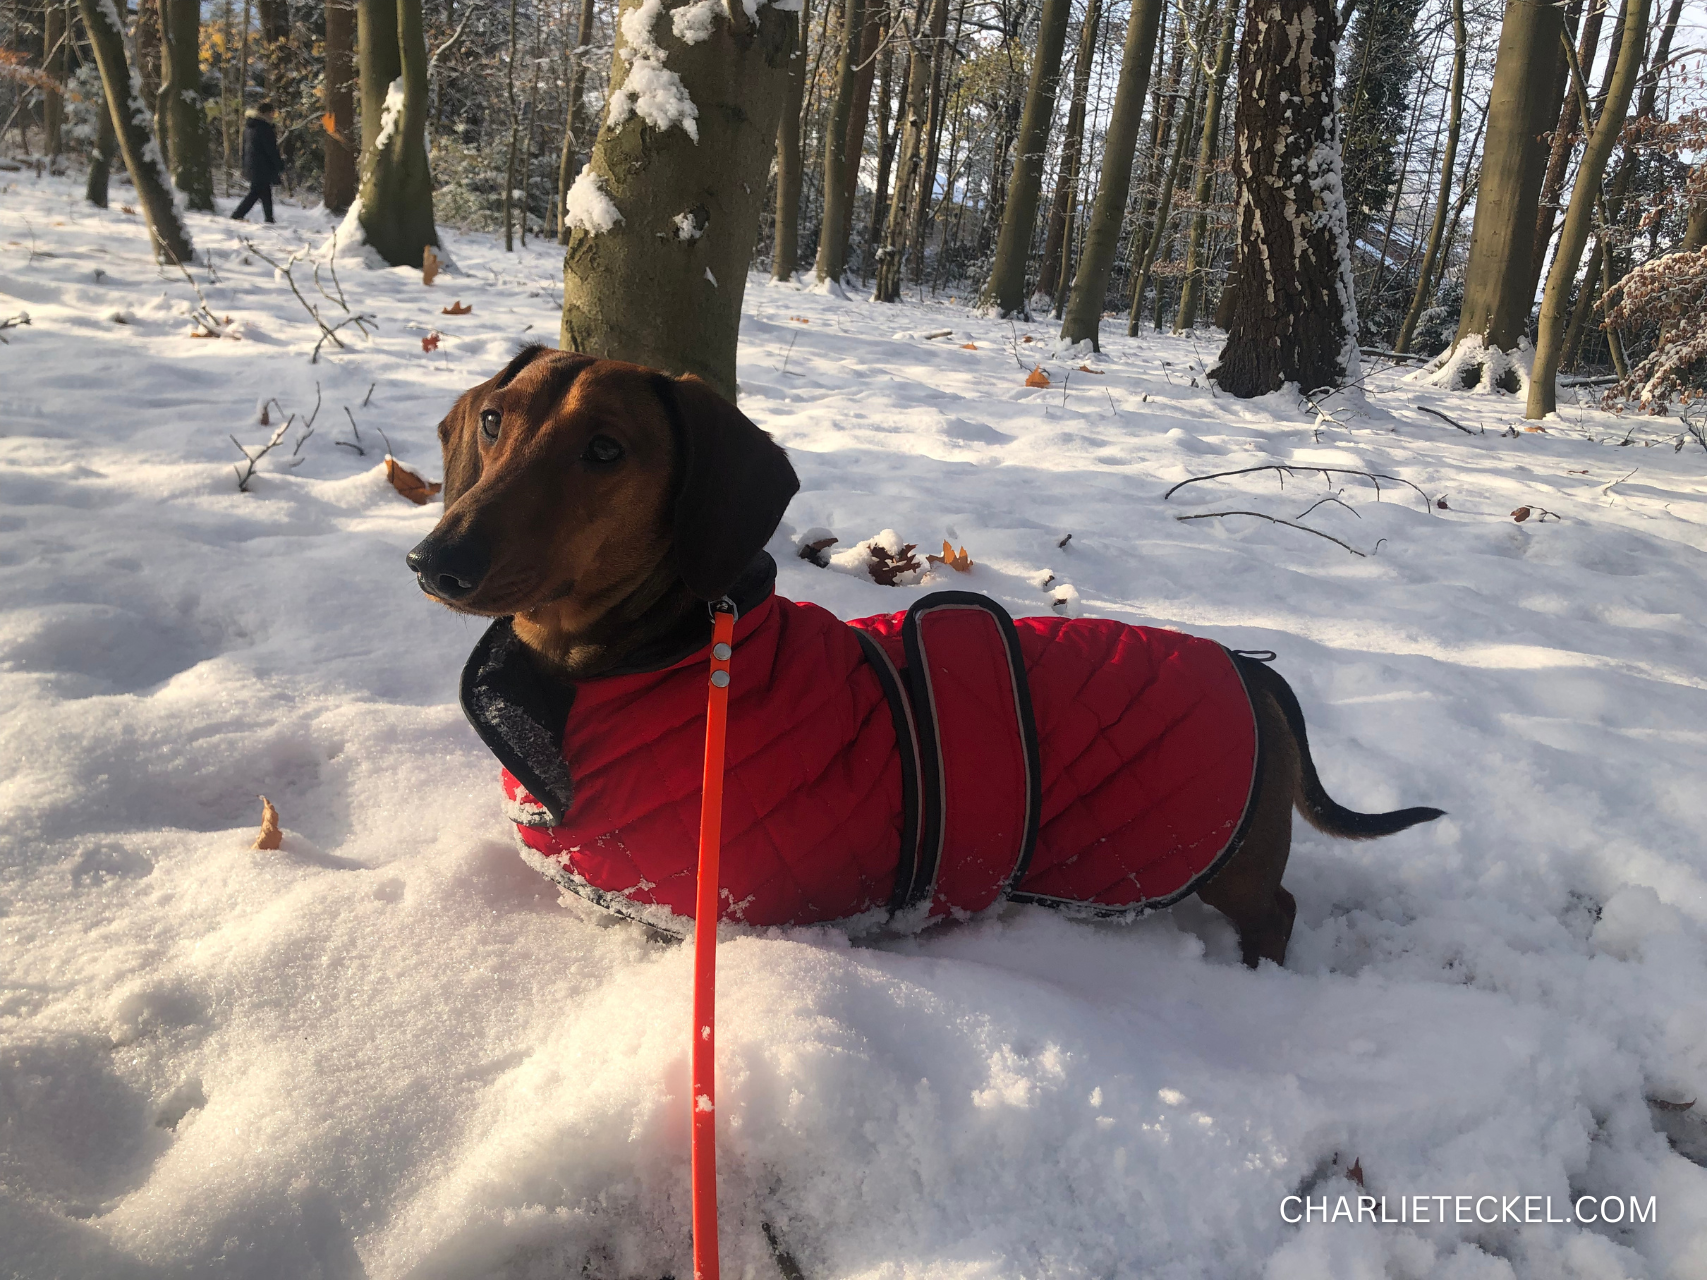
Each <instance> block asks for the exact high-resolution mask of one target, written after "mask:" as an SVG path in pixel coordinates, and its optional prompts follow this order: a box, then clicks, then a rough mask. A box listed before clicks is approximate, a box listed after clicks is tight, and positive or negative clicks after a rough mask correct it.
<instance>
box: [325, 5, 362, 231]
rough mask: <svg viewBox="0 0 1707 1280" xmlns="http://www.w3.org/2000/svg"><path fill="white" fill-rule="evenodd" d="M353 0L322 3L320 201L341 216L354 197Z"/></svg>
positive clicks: (355, 153)
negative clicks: (323, 67) (323, 88)
mask: <svg viewBox="0 0 1707 1280" xmlns="http://www.w3.org/2000/svg"><path fill="white" fill-rule="evenodd" d="M355 34H356V7H355V0H326V80H325V85H326V104H325V105H326V116H325V119H324V121H323V124H324V133H323V136H324V142H323V143H322V147H323V150H322V158H323V160H324V163H325V168H326V172H325V176H324V178H323V179H322V180H321V187H320V198H321V200H322V202H323V203H324V204H325V205H326V207H327V208H328V209H330V210H331V211H332V212H333V213H342V212H344V210H346V209H348V208H349V207H350V202H351V201H352V200H354V199H355V198H356V159H357V150H356V141H355V124H356V110H355V106H356V104H355V95H354V94H353V93H352V92H351V87H352V85H353V84H354V82H355V78H356V65H355Z"/></svg>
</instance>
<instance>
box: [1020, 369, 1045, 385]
mask: <svg viewBox="0 0 1707 1280" xmlns="http://www.w3.org/2000/svg"><path fill="white" fill-rule="evenodd" d="M1025 385H1026V386H1028V387H1047V386H1048V385H1049V375H1048V374H1047V373H1045V372H1043V369H1042V367H1041V366H1039V367H1038V368H1036V369H1033V370H1032V371H1031V372H1030V373H1028V374H1026V375H1025Z"/></svg>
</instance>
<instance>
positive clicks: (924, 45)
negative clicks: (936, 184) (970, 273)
mask: <svg viewBox="0 0 1707 1280" xmlns="http://www.w3.org/2000/svg"><path fill="white" fill-rule="evenodd" d="M936 5H937V8H946V5H945V3H944V0H936ZM932 17H933V23H934V18H935V14H934V12H933V15H932ZM912 27H913V29H912V30H911V31H910V32H909V33H908V41H907V43H908V45H909V46H910V56H909V58H908V62H907V102H906V106H905V108H904V110H903V115H902V118H901V120H900V121H899V122H898V123H899V127H900V130H901V158H900V162H899V164H898V165H897V166H896V179H895V199H894V202H893V205H892V207H891V208H890V210H889V226H888V229H887V232H886V233H885V235H884V244H883V248H882V249H880V250H879V251H878V254H877V284H876V287H875V289H874V290H873V291H872V295H871V297H872V301H874V302H899V301H900V300H901V266H902V257H903V253H904V248H905V245H906V243H907V235H908V231H909V229H910V227H911V226H912V225H913V224H914V222H915V218H914V209H915V208H916V205H917V204H918V203H921V202H924V201H927V200H929V199H930V194H931V193H930V187H931V178H932V175H931V174H929V173H927V172H926V171H925V166H924V154H923V152H924V147H925V136H926V135H925V129H926V126H927V125H928V124H929V121H928V120H927V118H926V116H927V114H928V112H929V110H930V98H929V91H928V88H927V86H928V85H929V83H930V78H931V70H932V68H931V62H932V61H933V59H935V58H937V57H938V56H940V55H939V50H940V48H941V46H940V45H939V44H938V43H937V42H936V41H934V40H926V39H922V38H921V32H920V31H919V30H918V27H919V19H918V16H917V15H915V17H914V19H913V24H912Z"/></svg>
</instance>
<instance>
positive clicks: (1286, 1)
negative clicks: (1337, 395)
mask: <svg viewBox="0 0 1707 1280" xmlns="http://www.w3.org/2000/svg"><path fill="white" fill-rule="evenodd" d="M1336 18H1337V15H1336V14H1335V13H1334V10H1333V7H1332V5H1331V2H1330V3H1328V4H1325V5H1324V6H1323V7H1321V8H1318V7H1317V3H1316V0H1278V3H1277V2H1276V0H1251V3H1250V6H1249V8H1247V9H1246V11H1245V34H1244V38H1243V39H1242V40H1241V41H1240V42H1239V102H1238V107H1237V110H1236V112H1235V116H1234V123H1235V130H1236V135H1237V139H1238V141H1237V158H1236V160H1235V162H1234V166H1233V168H1234V172H1235V174H1237V176H1238V188H1239V242H1238V251H1237V252H1238V257H1237V261H1236V264H1235V266H1234V270H1233V277H1232V279H1231V281H1230V282H1229V283H1228V286H1227V288H1228V292H1229V293H1231V294H1232V295H1233V299H1232V303H1231V305H1230V308H1229V310H1230V313H1231V316H1232V321H1233V323H1232V324H1231V325H1230V326H1229V328H1228V330H1227V344H1226V346H1225V347H1223V348H1222V350H1221V358H1220V361H1219V363H1218V364H1217V365H1216V367H1215V368H1214V369H1212V370H1210V374H1209V376H1210V377H1211V378H1213V379H1215V381H1216V382H1217V383H1218V384H1219V385H1220V386H1221V389H1222V390H1224V391H1228V392H1231V393H1232V394H1233V395H1235V396H1238V397H1240V398H1241V399H1246V398H1249V397H1251V396H1260V395H1266V394H1267V393H1269V392H1271V391H1278V390H1279V389H1280V388H1281V387H1282V386H1283V385H1285V384H1286V383H1288V382H1293V383H1297V385H1298V389H1299V390H1300V391H1306V392H1308V391H1313V390H1315V389H1317V388H1319V387H1339V386H1343V385H1345V382H1346V380H1347V379H1348V378H1350V377H1352V376H1354V375H1355V372H1356V369H1357V304H1356V301H1355V299H1354V298H1353V296H1352V283H1351V246H1350V244H1349V243H1348V237H1347V232H1346V222H1345V218H1346V212H1345V197H1344V195H1343V194H1342V192H1341V189H1340V152H1339V119H1338V112H1337V110H1336V103H1335V96H1334V95H1335V85H1334V44H1335V40H1336V36H1337V31H1336Z"/></svg>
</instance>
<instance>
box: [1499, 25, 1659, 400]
mask: <svg viewBox="0 0 1707 1280" xmlns="http://www.w3.org/2000/svg"><path fill="white" fill-rule="evenodd" d="M1647 32H1648V0H1625V4H1624V43H1623V47H1622V49H1620V51H1619V54H1618V61H1617V63H1616V65H1615V68H1614V71H1613V74H1612V78H1611V80H1610V81H1609V82H1608V86H1607V94H1606V102H1605V105H1603V106H1602V107H1601V109H1600V117H1599V119H1597V120H1596V121H1595V122H1594V132H1593V133H1591V134H1590V135H1589V140H1588V144H1587V145H1586V146H1585V147H1584V148H1583V158H1582V163H1581V164H1579V165H1578V166H1577V181H1576V185H1575V187H1574V188H1573V189H1572V191H1571V203H1570V206H1569V207H1568V208H1567V209H1566V210H1565V225H1564V226H1563V227H1562V228H1561V229H1560V231H1559V248H1558V251H1557V252H1556V253H1555V254H1554V255H1553V269H1552V270H1551V271H1549V272H1548V273H1547V289H1546V292H1545V293H1544V294H1542V297H1541V321H1540V324H1539V326H1538V327H1537V331H1536V339H1535V364H1534V372H1533V373H1532V374H1531V376H1530V379H1529V403H1528V405H1527V406H1526V407H1525V410H1524V416H1525V417H1526V418H1545V417H1546V416H1547V415H1548V414H1550V413H1552V412H1554V410H1555V409H1557V407H1558V405H1557V401H1556V395H1557V390H1556V387H1555V380H1556V379H1557V377H1558V374H1559V359H1560V356H1561V354H1562V349H1563V348H1562V341H1563V335H1564V329H1565V322H1566V320H1567V318H1568V315H1569V309H1570V300H1569V297H1568V295H1569V293H1570V289H1571V285H1572V283H1573V282H1574V281H1575V279H1576V275H1577V264H1578V263H1579V262H1581V261H1582V254H1583V247H1584V246H1585V245H1587V244H1588V235H1589V224H1590V221H1591V219H1593V217H1594V215H1595V211H1596V209H1597V207H1598V208H1600V209H1604V208H1605V201H1604V198H1603V196H1602V194H1601V189H1600V180H1601V178H1603V177H1604V176H1605V174H1606V165H1607V162H1608V161H1609V160H1610V159H1611V158H1612V148H1613V145H1614V144H1615V143H1616V142H1617V141H1618V135H1619V134H1620V133H1621V132H1623V129H1624V117H1625V114H1626V113H1627V112H1628V111H1629V110H1630V99H1631V97H1632V96H1634V94H1635V92H1636V80H1637V78H1638V77H1639V76H1640V75H1641V70H1642V55H1643V49H1644V44H1645V42H1646V39H1647ZM1572 69H1573V71H1574V70H1575V69H1576V68H1575V67H1574V66H1573V68H1572ZM1578 91H1579V92H1581V91H1582V90H1581V84H1580V77H1579V83H1578ZM1586 96H1587V95H1586V93H1585V94H1584V97H1585V98H1586ZM1583 114H1584V117H1585V118H1586V116H1587V112H1586V111H1585V112H1584V113H1583Z"/></svg>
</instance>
